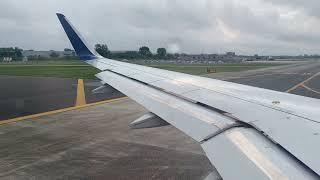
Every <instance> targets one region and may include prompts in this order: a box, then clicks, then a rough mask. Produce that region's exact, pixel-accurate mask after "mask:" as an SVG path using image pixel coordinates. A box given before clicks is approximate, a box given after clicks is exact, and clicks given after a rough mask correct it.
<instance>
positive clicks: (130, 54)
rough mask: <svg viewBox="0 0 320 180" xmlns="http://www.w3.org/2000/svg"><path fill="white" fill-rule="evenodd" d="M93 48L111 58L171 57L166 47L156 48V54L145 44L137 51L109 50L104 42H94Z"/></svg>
mask: <svg viewBox="0 0 320 180" xmlns="http://www.w3.org/2000/svg"><path fill="white" fill-rule="evenodd" d="M95 50H96V51H97V52H98V53H99V54H100V55H101V56H103V57H106V58H111V59H173V58H174V57H175V56H174V55H173V54H169V53H167V50H166V48H158V49H157V52H156V54H153V53H152V52H151V51H150V48H149V47H147V46H142V47H140V48H139V51H124V52H111V51H110V50H109V48H108V46H107V45H106V44H96V45H95Z"/></svg>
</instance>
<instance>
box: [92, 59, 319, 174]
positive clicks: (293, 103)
mask: <svg viewBox="0 0 320 180" xmlns="http://www.w3.org/2000/svg"><path fill="white" fill-rule="evenodd" d="M94 65H95V66H96V67H97V68H99V69H101V70H107V71H106V72H108V71H112V72H115V73H118V74H121V75H123V76H126V77H128V78H131V79H135V80H138V81H141V82H143V83H146V84H148V85H149V86H152V87H156V88H159V89H161V90H163V91H164V92H168V93H171V94H175V95H178V96H179V97H183V98H185V99H189V100H192V101H194V102H200V103H202V104H205V105H207V106H209V107H212V108H216V109H219V110H221V111H224V112H227V113H229V114H231V115H232V116H233V117H235V118H236V119H238V120H240V121H242V122H245V123H247V124H250V125H252V126H253V127H255V128H256V129H257V130H259V131H262V132H263V133H265V134H266V135H268V136H269V138H270V139H271V140H273V141H275V142H276V143H278V144H280V145H281V146H283V147H284V148H285V149H286V150H288V151H289V152H290V153H292V154H293V155H294V156H295V157H297V158H298V159H300V160H301V161H303V162H304V163H305V164H307V165H308V166H309V167H312V169H313V170H314V171H316V172H317V173H319V174H320V169H319V168H318V167H320V161H318V160H316V159H315V158H314V157H316V156H317V154H318V152H320V146H317V145H318V144H320V137H319V134H320V123H319V118H318V117H320V116H319V115H320V111H319V110H320V109H319V106H320V101H319V100H318V99H312V98H307V97H302V96H297V95H292V94H287V93H282V92H277V91H272V90H267V89H262V88H256V87H251V86H246V85H240V84H236V83H230V82H225V81H220V80H214V79H208V78H203V77H198V76H192V75H188V74H183V73H177V72H171V71H167V70H161V69H156V68H151V67H145V66H141V65H135V64H129V63H125V62H119V61H114V60H103V59H101V60H97V61H95V62H94ZM99 76H100V77H103V76H104V72H102V73H100V75H99ZM125 94H127V95H129V96H130V92H127V93H125Z"/></svg>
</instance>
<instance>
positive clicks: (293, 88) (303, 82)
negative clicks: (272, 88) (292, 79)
mask: <svg viewBox="0 0 320 180" xmlns="http://www.w3.org/2000/svg"><path fill="white" fill-rule="evenodd" d="M318 75H320V72H318V73H316V74H314V75H313V76H311V77H309V78H308V79H306V80H304V81H302V82H301V83H299V84H297V85H295V86H293V87H292V88H290V89H288V90H287V91H286V92H288V93H289V92H291V91H293V90H295V89H297V88H298V87H300V86H303V85H304V84H305V83H307V82H308V81H310V80H311V79H313V78H315V77H316V76H318Z"/></svg>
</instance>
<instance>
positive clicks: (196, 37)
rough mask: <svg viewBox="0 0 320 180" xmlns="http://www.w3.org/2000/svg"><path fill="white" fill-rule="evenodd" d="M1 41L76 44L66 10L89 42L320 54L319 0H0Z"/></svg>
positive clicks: (28, 45)
mask: <svg viewBox="0 0 320 180" xmlns="http://www.w3.org/2000/svg"><path fill="white" fill-rule="evenodd" d="M0 7H1V9H0V24H1V25H0V46H1V47H3V46H5V47H9V46H18V47H21V48H23V49H35V50H50V49H54V50H60V49H63V48H65V47H70V43H69V41H67V39H66V35H65V34H64V33H63V30H62V27H61V26H60V24H59V23H58V20H57V18H56V16H55V13H56V12H61V13H63V14H65V15H66V16H67V17H68V18H69V20H70V21H71V22H72V23H73V25H74V26H75V27H77V28H78V30H79V31H80V32H81V33H82V35H83V36H84V38H85V39H86V40H87V41H88V42H89V44H96V43H106V44H107V45H108V46H109V49H111V50H136V49H138V48H139V46H142V45H146V46H149V47H150V48H151V49H152V50H153V51H155V49H156V48H157V47H165V48H167V49H168V50H169V51H171V52H187V53H224V52H225V51H235V52H236V53H237V54H254V53H258V54H264V55H268V54H273V55H281V54H290V55H299V54H303V53H308V54H320V28H319V27H320V11H319V7H320V1H319V0H308V1H305V0H1V1H0Z"/></svg>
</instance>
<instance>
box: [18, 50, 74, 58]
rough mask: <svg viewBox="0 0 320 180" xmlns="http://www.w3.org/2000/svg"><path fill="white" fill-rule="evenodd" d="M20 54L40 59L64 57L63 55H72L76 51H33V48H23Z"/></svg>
mask: <svg viewBox="0 0 320 180" xmlns="http://www.w3.org/2000/svg"><path fill="white" fill-rule="evenodd" d="M22 56H23V57H27V58H28V59H41V58H64V57H74V56H76V53H75V51H74V50H68V51H54V50H50V51H34V50H25V51H22Z"/></svg>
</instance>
